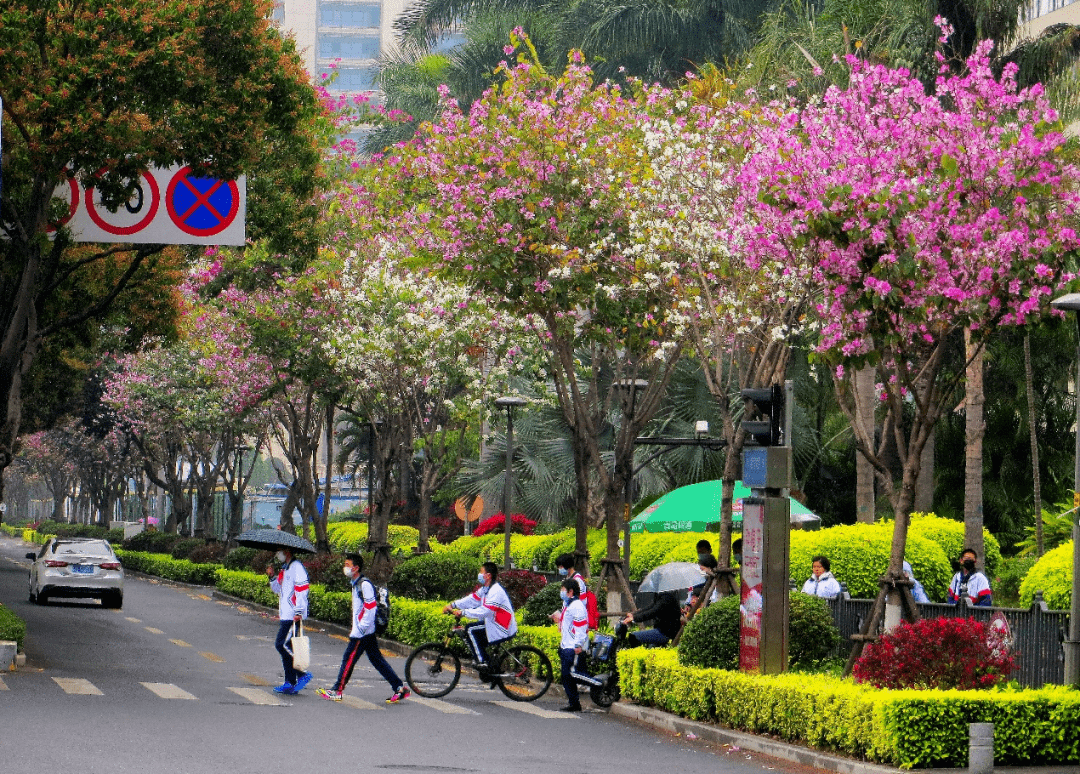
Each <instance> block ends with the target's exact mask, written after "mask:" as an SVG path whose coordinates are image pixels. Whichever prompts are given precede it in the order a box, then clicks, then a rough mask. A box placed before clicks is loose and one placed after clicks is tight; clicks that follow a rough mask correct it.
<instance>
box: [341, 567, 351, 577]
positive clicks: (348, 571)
mask: <svg viewBox="0 0 1080 774" xmlns="http://www.w3.org/2000/svg"><path fill="white" fill-rule="evenodd" d="M341 571H342V572H343V573H345V577H346V578H352V576H353V574H352V567H342V568H341Z"/></svg>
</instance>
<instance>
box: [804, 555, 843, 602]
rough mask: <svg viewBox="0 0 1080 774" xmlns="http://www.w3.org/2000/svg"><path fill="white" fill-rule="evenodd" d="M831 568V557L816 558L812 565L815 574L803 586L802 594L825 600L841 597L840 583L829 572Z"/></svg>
mask: <svg viewBox="0 0 1080 774" xmlns="http://www.w3.org/2000/svg"><path fill="white" fill-rule="evenodd" d="M830 567H831V564H830V563H829V557H827V556H815V557H814V559H813V564H812V565H811V569H812V570H813V573H814V574H813V575H811V576H810V577H809V578H807V580H806V583H804V584H803V587H802V593H803V594H809V595H810V596H812V597H822V598H824V599H832V598H833V597H838V596H840V581H838V580H837V579H836V578H834V577H833V574H832V573H831V572H829V568H830Z"/></svg>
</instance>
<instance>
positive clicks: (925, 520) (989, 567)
mask: <svg viewBox="0 0 1080 774" xmlns="http://www.w3.org/2000/svg"><path fill="white" fill-rule="evenodd" d="M883 523H884V524H888V525H889V526H890V528H891V527H892V522H891V521H889V522H883ZM911 532H912V533H914V534H917V535H919V536H920V537H924V538H926V539H927V540H933V541H934V542H935V543H937V544H938V545H939V546H941V550H942V551H944V552H945V558H946V559H948V560H949V561H950V562H951V561H952V560H953V559H959V558H960V552H961V551H963V550H964V549H965V548H967V546H966V545H965V540H964V522H962V521H956V520H955V519H946V518H944V517H943V516H938V515H936V514H933V513H913V514H911ZM983 549H984V550H985V551H986V556H985V557H983V561H984V564H985V566H986V577H987V578H990V579H991V580H993V579H994V578H995V577H997V574H998V572H999V571H1000V570H1001V545H1000V544H999V543H998V541H997V538H996V537H994V536H993V535H991V534H990V531H989V530H988V529H986V528H985V527H984V528H983ZM916 577H918V576H916ZM949 577H950V579H951V578H952V575H950V576H949ZM919 580H920V581H921V580H922V578H919ZM924 585H925V584H924Z"/></svg>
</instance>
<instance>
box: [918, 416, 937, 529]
mask: <svg viewBox="0 0 1080 774" xmlns="http://www.w3.org/2000/svg"><path fill="white" fill-rule="evenodd" d="M936 441H937V430H931V431H930V438H929V439H928V440H927V441H926V446H924V447H923V450H922V460H920V462H919V480H918V481H917V482H916V483H915V511H916V512H917V513H933V511H934V475H935V474H934V465H935V462H934V446H935V443H936Z"/></svg>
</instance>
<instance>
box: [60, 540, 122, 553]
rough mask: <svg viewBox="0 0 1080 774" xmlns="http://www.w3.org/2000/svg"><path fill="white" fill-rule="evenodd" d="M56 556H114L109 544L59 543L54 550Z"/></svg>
mask: <svg viewBox="0 0 1080 774" xmlns="http://www.w3.org/2000/svg"><path fill="white" fill-rule="evenodd" d="M53 553H56V554H75V555H78V556H112V551H111V550H109V544H108V543H100V542H93V543H57V544H56V548H55V549H54V550H53Z"/></svg>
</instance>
